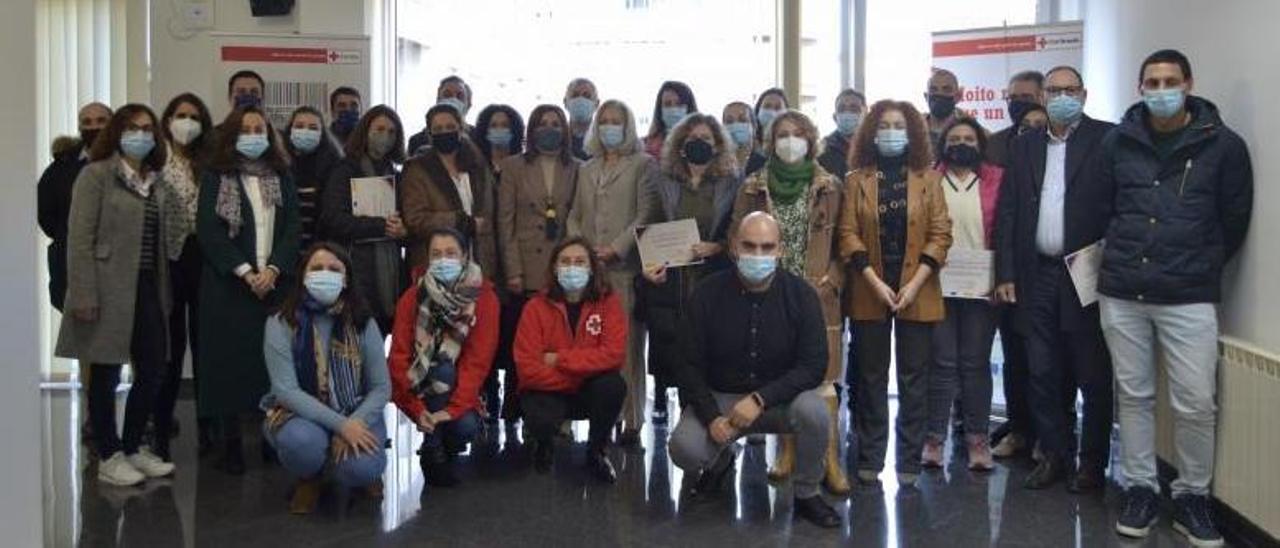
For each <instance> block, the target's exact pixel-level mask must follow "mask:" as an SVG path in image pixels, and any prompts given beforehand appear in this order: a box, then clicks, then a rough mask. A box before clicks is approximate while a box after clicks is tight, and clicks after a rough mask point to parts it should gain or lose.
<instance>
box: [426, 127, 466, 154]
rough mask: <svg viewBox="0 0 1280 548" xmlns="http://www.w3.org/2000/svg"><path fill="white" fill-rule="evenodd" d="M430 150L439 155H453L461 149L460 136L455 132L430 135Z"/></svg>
mask: <svg viewBox="0 0 1280 548" xmlns="http://www.w3.org/2000/svg"><path fill="white" fill-rule="evenodd" d="M431 148H433V149H435V150H436V151H437V152H440V153H441V154H453V153H455V152H457V151H458V149H460V148H462V136H461V135H459V134H458V132H456V131H449V132H445V133H432V134H431Z"/></svg>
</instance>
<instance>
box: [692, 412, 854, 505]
mask: <svg viewBox="0 0 1280 548" xmlns="http://www.w3.org/2000/svg"><path fill="white" fill-rule="evenodd" d="M819 390H820V389H819V388H815V389H813V390H806V391H804V392H801V393H800V395H798V396H796V398H795V399H794V400H791V403H788V404H783V405H774V406H770V407H769V408H768V409H766V410H765V412H764V413H762V414H761V415H760V417H759V418H757V419H756V422H755V423H753V424H752V425H751V427H750V428H747V429H746V430H745V431H743V432H741V433H740V434H741V435H747V434H795V438H796V461H795V462H796V463H795V472H794V474H793V475H792V480H793V485H795V494H796V497H799V498H808V497H812V496H815V495H817V494H818V482H820V481H822V476H823V468H822V458H823V456H824V455H825V452H826V449H827V435H828V428H829V426H828V423H829V421H830V419H829V417H828V414H827V404H826V401H825V400H823V399H822V395H821V394H820V393H819ZM711 395H712V396H714V397H715V399H716V405H717V406H718V407H719V408H720V412H721V413H722V414H728V412H729V410H730V409H732V408H733V405H734V404H735V403H738V400H741V399H742V398H744V397H746V394H725V393H721V392H712V393H711ZM727 447H728V445H718V444H716V442H715V440H713V439H711V433H710V431H709V430H708V429H707V425H705V424H702V421H701V420H699V419H698V417H697V415H696V414H695V413H694V412H693V409H692V408H688V407H686V408H685V409H684V410H683V412H682V413H681V414H680V423H679V424H678V425H676V429H675V431H674V432H672V433H671V439H669V440H668V441H667V448H668V451H669V452H670V454H671V462H673V463H675V465H676V466H679V467H680V469H681V470H684V471H685V472H695V471H699V470H702V469H704V468H706V467H708V466H710V465H711V463H712V462H714V461H715V460H716V457H718V456H719V455H720V452H721V451H724V450H725V449H726V448H727Z"/></svg>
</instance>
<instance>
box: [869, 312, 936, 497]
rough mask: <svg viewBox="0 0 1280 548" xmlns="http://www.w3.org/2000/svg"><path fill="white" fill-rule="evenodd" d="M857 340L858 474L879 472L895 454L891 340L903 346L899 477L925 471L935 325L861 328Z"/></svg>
mask: <svg viewBox="0 0 1280 548" xmlns="http://www.w3.org/2000/svg"><path fill="white" fill-rule="evenodd" d="M857 324H858V326H857V330H858V336H857V337H856V338H855V339H854V342H855V344H856V345H857V350H856V351H857V354H858V368H857V369H858V377H857V380H856V383H855V384H854V386H855V387H856V390H857V396H856V399H857V413H855V414H854V416H853V425H854V429H855V431H856V432H857V437H858V469H859V470H873V471H876V472H879V471H880V470H881V469H883V468H884V458H885V454H886V453H887V452H888V448H889V362H890V358H891V355H890V352H891V351H892V350H893V347H892V346H891V345H890V335H893V336H894V337H895V338H896V341H897V348H896V350H897V352H896V355H897V357H898V360H897V366H898V367H897V371H898V418H897V424H896V429H895V431H896V433H897V444H896V445H895V449H894V451H895V454H896V456H897V462H896V463H895V470H896V471H898V472H907V473H917V472H919V471H920V450H921V448H923V446H924V433H925V432H924V431H925V422H926V420H927V419H928V412H929V409H928V407H929V355H930V351H931V349H932V342H933V339H932V337H933V324H928V323H920V322H909V321H905V320H900V319H897V318H890V319H887V320H884V321H860V322H857Z"/></svg>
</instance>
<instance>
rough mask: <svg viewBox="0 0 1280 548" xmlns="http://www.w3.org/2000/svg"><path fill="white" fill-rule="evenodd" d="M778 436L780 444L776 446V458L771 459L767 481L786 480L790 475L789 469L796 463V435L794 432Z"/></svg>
mask: <svg viewBox="0 0 1280 548" xmlns="http://www.w3.org/2000/svg"><path fill="white" fill-rule="evenodd" d="M778 438H779V439H780V440H781V441H782V445H781V446H780V447H778V458H777V459H775V460H774V461H773V468H772V469H771V470H769V481H786V479H787V478H789V477H791V470H792V469H794V468H795V464H796V437H795V435H794V434H781V435H779V436H778Z"/></svg>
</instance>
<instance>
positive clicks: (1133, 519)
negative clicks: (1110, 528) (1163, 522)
mask: <svg viewBox="0 0 1280 548" xmlns="http://www.w3.org/2000/svg"><path fill="white" fill-rule="evenodd" d="M1159 512H1160V509H1159V499H1158V497H1157V496H1156V492H1155V491H1153V490H1151V488H1150V487H1130V488H1129V489H1128V490H1127V491H1125V493H1124V500H1123V501H1122V502H1121V503H1120V517H1119V518H1117V519H1116V532H1117V533H1120V534H1121V535H1124V536H1126V537H1132V538H1145V537H1146V536H1147V534H1149V533H1150V532H1151V527H1152V526H1154V525H1155V524H1156V521H1157V520H1159V518H1160V514H1159Z"/></svg>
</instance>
